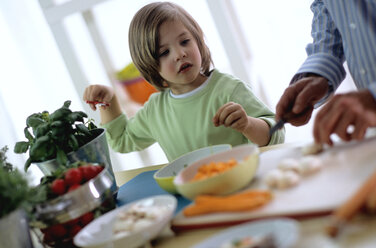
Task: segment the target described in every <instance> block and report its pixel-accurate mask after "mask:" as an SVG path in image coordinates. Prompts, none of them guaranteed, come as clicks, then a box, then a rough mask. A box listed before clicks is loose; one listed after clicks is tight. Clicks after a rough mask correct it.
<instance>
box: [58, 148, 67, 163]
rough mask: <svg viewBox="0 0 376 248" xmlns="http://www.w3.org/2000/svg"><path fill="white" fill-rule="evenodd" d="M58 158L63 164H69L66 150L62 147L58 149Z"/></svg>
mask: <svg viewBox="0 0 376 248" xmlns="http://www.w3.org/2000/svg"><path fill="white" fill-rule="evenodd" d="M56 159H57V161H58V162H59V164H61V165H67V164H68V157H67V155H66V154H65V152H64V151H63V150H61V149H57V153H56Z"/></svg>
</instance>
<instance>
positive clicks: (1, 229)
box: [0, 203, 34, 248]
mask: <svg viewBox="0 0 376 248" xmlns="http://www.w3.org/2000/svg"><path fill="white" fill-rule="evenodd" d="M2 204H3V203H2ZM0 247H1V248H10V247H12V248H33V247H34V246H33V243H32V240H31V236H30V229H29V223H28V220H27V217H26V214H25V211H24V210H23V209H17V210H15V211H13V212H11V213H10V214H8V215H7V216H5V217H3V218H2V219H0Z"/></svg>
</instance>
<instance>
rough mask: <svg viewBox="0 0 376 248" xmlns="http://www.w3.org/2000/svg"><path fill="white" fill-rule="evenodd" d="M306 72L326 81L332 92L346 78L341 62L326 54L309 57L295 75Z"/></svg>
mask: <svg viewBox="0 0 376 248" xmlns="http://www.w3.org/2000/svg"><path fill="white" fill-rule="evenodd" d="M307 72H310V73H315V74H318V75H320V76H323V77H325V78H326V79H328V81H329V84H330V85H331V86H332V89H333V92H334V91H335V90H336V89H337V88H338V86H339V85H340V84H341V82H342V81H343V80H344V79H345V76H346V71H345V68H344V67H343V64H342V62H341V61H340V60H338V59H337V58H336V57H334V56H332V55H329V54H326V53H317V54H313V55H310V56H309V57H308V58H307V59H306V61H305V62H304V63H303V65H302V66H301V67H300V69H299V70H298V72H297V73H307Z"/></svg>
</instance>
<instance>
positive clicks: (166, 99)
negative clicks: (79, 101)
mask: <svg viewBox="0 0 376 248" xmlns="http://www.w3.org/2000/svg"><path fill="white" fill-rule="evenodd" d="M129 46H130V51H131V56H132V60H133V62H134V64H135V65H136V67H137V69H138V70H139V71H140V72H141V74H142V75H143V77H144V78H145V79H146V80H147V81H148V82H149V83H151V84H152V85H154V86H155V87H156V88H158V89H159V90H160V92H158V93H154V94H153V95H151V96H150V98H149V100H148V102H147V103H145V105H144V107H143V108H142V109H141V110H139V111H138V112H137V113H136V115H135V116H134V117H133V118H130V119H128V118H127V117H126V115H125V114H123V113H122V111H121V108H120V106H119V103H118V101H117V98H116V95H115V93H114V91H113V90H112V89H111V88H110V87H106V86H103V85H91V86H89V87H88V88H87V89H86V90H85V93H84V100H85V101H87V100H89V101H102V102H106V103H109V106H108V107H101V108H100V115H101V124H102V126H103V127H104V128H106V132H107V139H108V142H109V144H110V146H111V147H112V148H113V149H114V150H115V151H118V152H123V153H127V152H132V151H138V150H142V149H145V148H147V147H148V146H150V145H152V144H153V143H155V142H158V143H159V145H160V146H161V148H162V149H163V151H164V152H165V153H166V156H167V158H168V160H169V161H172V160H174V159H176V158H178V157H179V156H181V155H183V154H185V153H188V152H190V151H193V150H196V149H199V148H202V147H205V146H210V145H216V144H231V145H232V146H236V145H240V144H246V143H255V144H257V145H259V146H265V145H272V144H277V143H282V142H283V141H284V130H279V131H277V132H275V133H274V134H273V136H272V137H270V136H269V129H270V126H272V125H273V124H274V123H275V121H274V113H273V112H271V111H270V110H269V109H268V108H267V107H266V106H265V105H264V104H263V103H262V102H261V101H260V100H259V99H257V97H256V96H254V95H253V93H252V92H251V90H250V89H249V88H248V87H247V86H246V85H245V84H244V83H243V82H241V81H240V80H238V79H236V78H234V77H232V76H230V75H227V74H223V73H220V72H219V71H218V70H216V69H214V70H210V66H211V65H212V59H211V55H210V51H209V49H208V47H207V46H206V44H205V41H204V35H203V32H202V30H201V28H200V26H199V25H198V24H197V22H196V21H195V20H194V19H193V18H192V17H191V16H190V15H189V14H188V13H187V12H186V11H185V10H184V9H183V8H181V7H180V6H178V5H176V4H173V3H169V2H156V3H151V4H148V5H146V6H144V7H143V8H141V9H140V10H139V11H138V12H137V13H136V15H135V16H134V18H133V20H132V22H131V25H130V29H129ZM91 108H92V109H93V110H95V109H96V106H95V105H94V104H91Z"/></svg>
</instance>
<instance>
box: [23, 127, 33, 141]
mask: <svg viewBox="0 0 376 248" xmlns="http://www.w3.org/2000/svg"><path fill="white" fill-rule="evenodd" d="M24 134H25V137H26V138H27V139H28V140H29V141H30V142H33V141H34V137H33V136H32V135H31V133H30V132H29V128H28V127H25V129H24Z"/></svg>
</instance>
